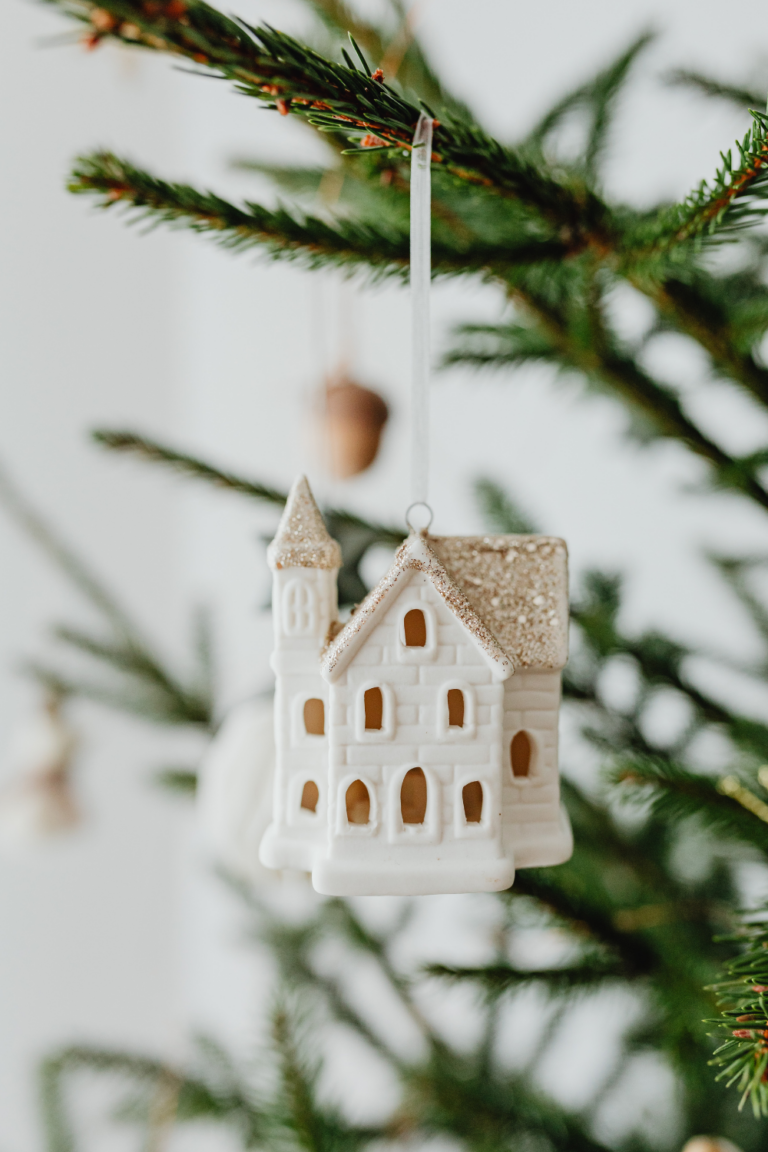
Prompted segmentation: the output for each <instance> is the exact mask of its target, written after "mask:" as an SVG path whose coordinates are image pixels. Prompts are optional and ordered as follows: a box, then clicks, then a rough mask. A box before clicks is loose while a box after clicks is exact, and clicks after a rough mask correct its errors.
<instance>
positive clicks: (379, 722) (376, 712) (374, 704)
mask: <svg viewBox="0 0 768 1152" xmlns="http://www.w3.org/2000/svg"><path fill="white" fill-rule="evenodd" d="M363 710H364V713H365V730H366V732H380V731H381V729H382V728H383V726H384V694H383V693H382V691H381V688H366V690H365V693H364V695H363Z"/></svg>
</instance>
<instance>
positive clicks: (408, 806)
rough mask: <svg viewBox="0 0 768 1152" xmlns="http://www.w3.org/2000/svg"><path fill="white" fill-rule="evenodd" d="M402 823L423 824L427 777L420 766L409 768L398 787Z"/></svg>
mask: <svg viewBox="0 0 768 1152" xmlns="http://www.w3.org/2000/svg"><path fill="white" fill-rule="evenodd" d="M400 811H401V813H402V816H403V824H423V823H424V817H425V816H426V814H427V778H426V776H425V775H424V773H423V771H422V770H421V768H409V769H408V771H407V772H406V774H405V778H404V780H403V783H402V787H401V788H400Z"/></svg>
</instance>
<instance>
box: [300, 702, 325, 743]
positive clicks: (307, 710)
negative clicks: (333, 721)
mask: <svg viewBox="0 0 768 1152" xmlns="http://www.w3.org/2000/svg"><path fill="white" fill-rule="evenodd" d="M304 731H305V732H306V734H307V736H325V704H324V703H323V701H322V700H320V699H318V697H316V696H313V697H311V698H310V699H309V700H305V701H304Z"/></svg>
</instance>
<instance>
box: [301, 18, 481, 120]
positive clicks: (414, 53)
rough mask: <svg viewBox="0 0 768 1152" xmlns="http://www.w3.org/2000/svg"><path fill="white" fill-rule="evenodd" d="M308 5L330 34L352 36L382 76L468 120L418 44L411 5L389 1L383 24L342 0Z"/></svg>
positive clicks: (466, 114)
mask: <svg viewBox="0 0 768 1152" xmlns="http://www.w3.org/2000/svg"><path fill="white" fill-rule="evenodd" d="M308 3H309V6H310V7H311V8H312V9H313V10H314V12H315V13H316V14H317V15H318V16H319V18H320V20H321V21H322V22H323V24H324V25H325V26H326V28H327V29H328V30H329V32H331V33H335V34H336V35H337V36H341V37H347V36H351V37H354V40H355V42H356V43H357V44H359V45H360V47H361V48H362V49H363V51H364V52H365V53H366V54H367V56H368V58H369V59H370V60H375V61H376V62H377V63H378V64H379V66H380V67H381V69H382V70H383V72H384V79H385V80H386V81H387V82H389V83H392V82H394V81H395V80H397V81H398V82H399V84H400V85H401V86H402V87H403V88H404V89H406V90H408V89H410V90H411V91H414V92H416V93H418V95H419V96H420V97H421V99H422V100H425V101H426V102H427V103H428V104H432V105H434V106H437V107H440V108H448V109H449V110H450V111H451V112H453V113H454V114H457V115H459V116H461V117H462V118H464V119H469V118H470V116H469V112H468V110H467V108H466V106H465V105H464V104H463V103H462V101H460V100H458V99H457V97H456V96H455V95H453V94H452V93H450V92H448V90H447V89H446V87H445V85H444V83H443V81H442V80H441V79H440V77H439V76H438V75H437V73H436V72H435V70H434V68H433V67H432V65H431V63H430V62H429V60H428V58H427V55H426V53H425V51H424V48H423V47H422V45H421V44H420V43H419V42H418V40H417V39H416V37H415V35H414V23H415V21H416V20H417V19H418V12H417V9H415V8H414V7H413V6H411V8H409V9H408V10H406V8H405V6H404V4H403V3H401V2H400V0H389V7H390V8H391V9H392V16H393V17H394V23H393V22H390V24H389V25H387V26H386V27H384V26H382V25H376V24H373V23H372V22H370V21H369V20H366V19H364V18H363V17H362V16H361V14H360V13H359V12H358V11H357V10H356V9H354V8H352V7H351V6H350V5H348V4H346V3H344V2H343V0H308Z"/></svg>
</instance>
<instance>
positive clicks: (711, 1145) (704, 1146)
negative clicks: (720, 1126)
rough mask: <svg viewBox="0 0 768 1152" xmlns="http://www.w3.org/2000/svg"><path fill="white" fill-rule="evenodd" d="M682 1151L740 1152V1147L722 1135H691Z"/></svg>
mask: <svg viewBox="0 0 768 1152" xmlns="http://www.w3.org/2000/svg"><path fill="white" fill-rule="evenodd" d="M682 1152H741V1149H740V1148H737V1147H736V1145H735V1144H734V1143H733V1141H731V1140H726V1139H725V1137H724V1136H692V1137H691V1139H690V1140H689V1141H688V1142H687V1144H685V1145H684V1147H683V1149H682Z"/></svg>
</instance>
